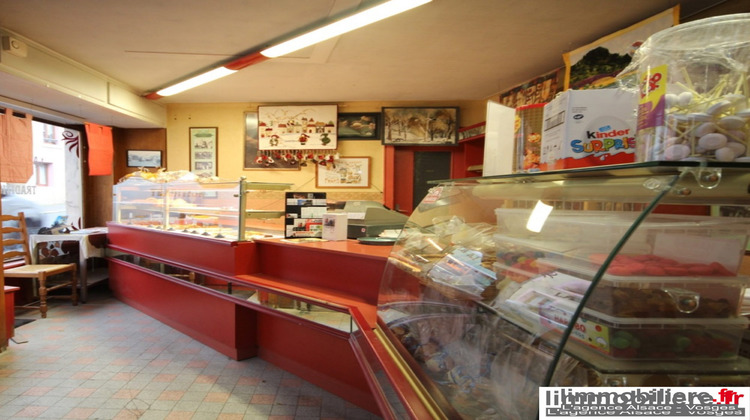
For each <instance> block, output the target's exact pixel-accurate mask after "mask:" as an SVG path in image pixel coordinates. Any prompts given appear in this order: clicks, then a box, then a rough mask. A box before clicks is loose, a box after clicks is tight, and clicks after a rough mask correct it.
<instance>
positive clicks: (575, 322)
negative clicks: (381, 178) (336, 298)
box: [360, 162, 750, 418]
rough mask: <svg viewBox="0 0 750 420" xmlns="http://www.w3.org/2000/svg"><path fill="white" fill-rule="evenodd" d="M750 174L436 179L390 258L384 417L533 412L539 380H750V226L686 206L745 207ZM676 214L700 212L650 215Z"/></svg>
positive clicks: (378, 389)
mask: <svg viewBox="0 0 750 420" xmlns="http://www.w3.org/2000/svg"><path fill="white" fill-rule="evenodd" d="M748 169H750V165H747V164H727V165H724V164H720V163H709V162H647V163H639V164H627V165H616V166H615V165H613V166H606V167H596V168H583V169H577V170H562V171H554V172H537V173H527V174H513V175H502V176H497V177H486V178H464V179H454V180H445V181H442V182H440V183H438V184H437V185H436V187H435V188H434V189H433V192H432V193H431V194H430V195H428V197H426V198H425V199H424V200H423V201H422V203H420V204H419V206H418V207H417V208H416V209H415V211H414V212H413V213H412V215H411V217H410V218H409V221H408V222H407V223H406V226H405V228H404V231H403V233H402V235H401V236H400V237H399V239H398V240H397V242H396V244H395V245H394V247H393V249H392V253H391V255H390V257H389V259H388V262H389V263H388V265H387V266H386V268H385V273H384V276H383V281H382V284H381V289H380V297H379V300H378V324H377V327H376V329H375V334H374V335H373V336H370V335H368V334H367V333H364V332H363V334H362V336H361V340H360V342H361V344H360V348H364V347H365V345H367V346H371V347H374V348H373V349H367V350H362V353H363V355H362V359H366V358H369V360H371V363H374V364H375V366H371V367H368V371H370V372H372V377H371V378H370V383H371V387H372V388H373V389H374V392H375V394H376V395H384V397H382V398H381V399H380V401H379V403H380V404H381V405H383V406H387V407H391V408H389V409H386V410H384V411H385V412H393V413H396V412H405V413H407V416H408V417H410V418H420V417H417V416H415V415H414V413H418V412H425V411H426V412H428V413H430V414H429V418H456V417H464V418H476V417H481V416H485V415H491V416H495V417H497V418H534V417H535V416H536V415H537V410H538V404H537V398H536V396H537V395H538V391H539V388H540V387H543V386H622V385H625V386H640V385H649V386H713V385H717V384H719V385H727V386H730V385H738V386H748V385H750V360H748V358H747V357H745V354H746V353H745V352H744V351H743V349H742V346H743V344H742V340H743V336H744V335H745V331H746V330H747V327H748V320H747V319H746V318H745V317H744V315H743V313H742V312H741V310H740V307H741V305H742V303H741V302H742V297H743V296H744V293H745V290H746V287H747V283H748V280H747V275H748V274H750V273H747V272H744V271H743V270H746V268H742V267H743V265H742V264H743V259H744V254H745V249H746V247H747V243H748V236H749V235H750V219H745V218H736V217H720V216H698V215H693V214H692V213H691V212H689V211H687V210H689V209H690V208H693V207H697V206H712V207H719V206H725V205H726V206H730V205H731V206H736V205H747V204H748V203H747V185H749V184H750V171H748ZM665 204H667V205H674V206H672V207H670V209H672V210H677V211H681V210H686V214H679V215H677V214H659V213H656V212H655V211H654V210H655V209H657V208H662V207H663V206H664V205H665ZM687 214H689V215H687ZM716 214H718V212H717V213H716ZM540 215H541V216H540ZM744 267H746V265H745V266H744ZM644 296H647V297H644ZM389 388H393V389H395V390H397V395H398V397H399V398H398V401H397V403H395V405H393V403H392V402H393V401H394V399H393V398H387V397H385V395H387V393H388V392H389V391H388V389H389ZM521 400H524V401H528V404H517V402H518V401H521Z"/></svg>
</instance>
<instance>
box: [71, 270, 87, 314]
mask: <svg viewBox="0 0 750 420" xmlns="http://www.w3.org/2000/svg"><path fill="white" fill-rule="evenodd" d="M84 269H85V268H84ZM70 275H71V278H70V285H71V288H72V289H73V290H72V291H71V292H70V297H71V299H73V306H78V273H77V272H76V266H73V270H72V271H71V272H70Z"/></svg>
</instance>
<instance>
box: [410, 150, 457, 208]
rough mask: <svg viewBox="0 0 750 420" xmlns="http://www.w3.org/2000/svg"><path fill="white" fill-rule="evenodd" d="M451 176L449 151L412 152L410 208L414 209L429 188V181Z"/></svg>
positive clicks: (430, 186)
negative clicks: (412, 183) (412, 172)
mask: <svg viewBox="0 0 750 420" xmlns="http://www.w3.org/2000/svg"><path fill="white" fill-rule="evenodd" d="M450 177H451V152H414V178H413V182H414V186H413V189H412V208H413V209H416V208H417V206H418V205H419V203H420V202H422V199H424V197H425V196H426V195H427V192H428V191H429V190H430V188H432V187H434V186H435V185H432V184H429V182H430V181H435V180H441V179H449V178H450Z"/></svg>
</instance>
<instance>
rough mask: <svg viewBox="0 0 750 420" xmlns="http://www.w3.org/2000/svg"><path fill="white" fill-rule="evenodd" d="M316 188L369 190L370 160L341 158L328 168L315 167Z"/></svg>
mask: <svg viewBox="0 0 750 420" xmlns="http://www.w3.org/2000/svg"><path fill="white" fill-rule="evenodd" d="M317 168H318V169H317V173H316V176H315V186H316V187H317V188H369V187H370V158H369V157H342V158H339V159H336V161H335V162H334V163H333V164H332V165H330V166H322V165H318V166H317Z"/></svg>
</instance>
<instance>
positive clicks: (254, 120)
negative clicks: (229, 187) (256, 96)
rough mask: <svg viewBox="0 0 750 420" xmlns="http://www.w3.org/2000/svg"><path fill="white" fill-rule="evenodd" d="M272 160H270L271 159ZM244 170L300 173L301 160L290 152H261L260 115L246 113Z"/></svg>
mask: <svg viewBox="0 0 750 420" xmlns="http://www.w3.org/2000/svg"><path fill="white" fill-rule="evenodd" d="M269 158H270V159H269ZM243 169H244V170H246V171H248V170H256V169H263V170H286V171H298V170H299V169H300V167H299V160H297V159H296V156H292V152H291V151H288V150H274V151H263V152H261V151H260V147H259V144H258V113H257V112H246V113H245V159H244V165H243Z"/></svg>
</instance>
